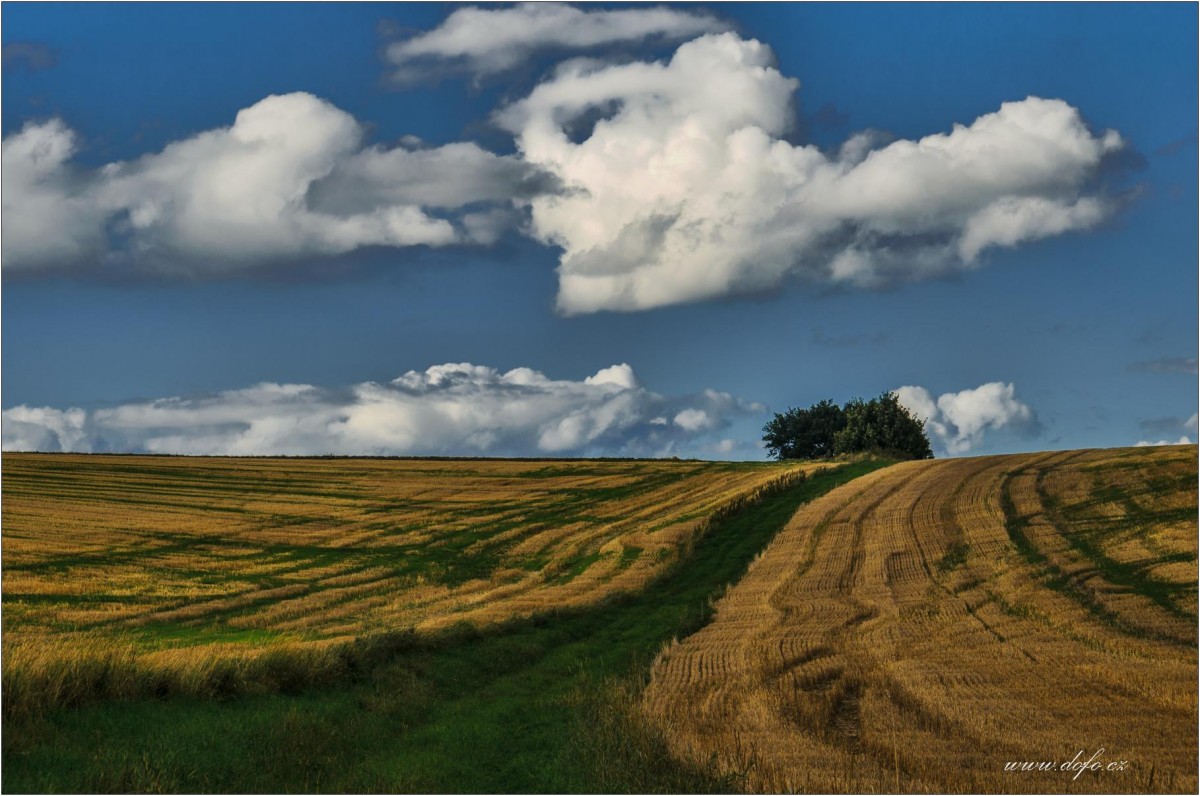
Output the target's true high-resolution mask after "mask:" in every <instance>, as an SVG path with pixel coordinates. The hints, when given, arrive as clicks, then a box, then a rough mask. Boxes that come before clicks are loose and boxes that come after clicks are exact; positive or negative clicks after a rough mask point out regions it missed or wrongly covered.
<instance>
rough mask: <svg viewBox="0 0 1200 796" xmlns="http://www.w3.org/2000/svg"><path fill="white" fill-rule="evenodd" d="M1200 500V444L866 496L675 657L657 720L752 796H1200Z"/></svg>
mask: <svg viewBox="0 0 1200 796" xmlns="http://www.w3.org/2000/svg"><path fill="white" fill-rule="evenodd" d="M1196 479H1197V470H1196V448H1195V447H1194V446H1179V447H1170V448H1162V449H1155V450H1149V449H1124V450H1100V451H1069V452H1060V453H1038V454H1023V455H1015V456H995V457H982V458H976V459H961V460H945V461H928V462H909V463H904V464H898V465H895V466H893V467H890V468H888V469H886V470H882V471H879V472H876V473H873V474H871V475H867V476H864V477H863V478H860V479H857V480H855V481H853V482H851V483H850V484H848V485H846V486H844V487H842V488H840V489H838V490H835V491H834V492H832V493H830V494H828V495H826V496H825V497H823V498H821V499H820V500H817V501H814V502H813V503H810V504H808V505H807V506H805V507H803V508H801V509H800V510H799V511H798V512H797V514H796V515H795V516H794V517H793V519H792V520H791V522H790V523H789V524H788V526H787V527H786V528H785V529H784V530H783V531H781V532H780V534H779V535H778V536H776V538H775V540H774V541H773V542H772V543H771V544H770V545H769V546H768V547H767V549H766V550H765V551H764V553H763V554H762V556H761V557H760V558H759V560H757V561H756V562H755V563H754V564H753V565H752V566H751V567H750V569H749V571H748V573H747V575H746V577H745V578H744V579H743V580H742V581H741V582H740V583H739V584H738V585H737V586H736V587H735V588H733V589H732V590H731V591H730V592H729V593H728V594H727V595H726V596H725V597H724V599H723V600H722V601H721V602H720V603H718V605H717V606H716V615H715V618H714V620H713V621H712V623H711V624H709V625H708V626H706V627H705V628H703V629H702V630H700V631H699V632H698V633H696V634H694V635H692V636H691V637H689V638H688V639H686V640H685V641H683V642H682V643H679V644H676V645H673V646H672V647H670V648H669V649H667V650H665V651H664V652H663V653H662V654H661V655H660V656H659V659H658V660H657V662H656V664H655V667H654V674H653V678H652V681H651V683H650V686H649V688H648V690H647V692H646V695H645V699H644V704H645V707H646V709H647V711H648V712H649V713H650V714H651V715H652V716H653V717H654V718H655V719H656V720H657V722H658V724H659V726H660V727H661V728H662V729H663V731H664V732H665V733H666V735H667V737H668V738H669V740H670V745H671V748H672V750H673V752H674V753H675V754H676V755H678V756H680V757H683V758H685V759H692V760H704V759H716V760H719V761H720V765H721V767H723V768H724V769H726V770H733V771H738V772H742V773H743V774H744V775H745V786H746V788H747V789H748V790H751V791H767V792H778V791H799V792H864V791H871V792H962V791H966V792H983V793H989V792H1026V791H1032V792H1071V791H1076V792H1114V791H1115V792H1148V791H1149V792H1163V791H1166V792H1183V793H1188V792H1195V790H1196V787H1197V770H1196V759H1197V758H1196V755H1197V747H1196V722H1197V712H1196V711H1197V707H1196V706H1197V687H1196V682H1197V635H1196V627H1197V624H1196V582H1197V568H1196V540H1197V527H1196V513H1197V496H1196ZM1080 751H1082V753H1083V754H1082V756H1081V757H1080V758H1079V759H1080V760H1081V761H1082V762H1092V761H1096V762H1098V763H1099V764H1100V768H1099V769H1098V770H1092V769H1089V770H1088V771H1086V772H1085V773H1084V774H1082V775H1081V776H1079V777H1078V779H1076V778H1075V777H1074V772H1067V771H1063V770H1062V768H1061V766H1062V764H1063V763H1068V762H1070V761H1072V760H1073V759H1074V758H1075V756H1076V754H1077V752H1080ZM1097 753H1098V754H1097ZM1121 761H1125V765H1124V766H1121ZM1023 763H1035V764H1036V763H1057V764H1058V766H1059V768H1058V770H1053V771H1045V770H1038V769H1037V768H1036V767H1034V769H1033V770H1005V766H1006V764H1017V767H1020V764H1023ZM1110 764H1112V766H1113V767H1112V769H1110V768H1109V766H1110ZM1119 766H1120V770H1118V767H1119ZM1010 768H1012V766H1010Z"/></svg>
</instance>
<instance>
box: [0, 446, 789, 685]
mask: <svg viewBox="0 0 1200 796" xmlns="http://www.w3.org/2000/svg"><path fill="white" fill-rule="evenodd" d="M3 463H4V482H3V528H4V536H3V552H4V583H3V600H4V678H5V685H6V689H8V691H7V693H8V694H10V695H11V694H13V693H14V691H13V690H12V688H10V686H13V685H14V684H19V683H24V682H26V681H27V680H23V679H22V678H29V677H33V678H35V679H36V678H37V677H38V676H39V674H38V673H39V672H41V673H43V674H45V677H47V678H60V679H62V678H66V679H70V678H72V677H77V675H73V674H71V672H70V671H67V670H68V669H71V667H74V668H75V669H78V668H79V667H80V666H81V665H82V663H81V662H82V661H85V660H87V659H89V658H102V659H104V660H105V661H107V663H105V667H108V668H106V669H105V670H104V671H103V672H101V673H100V674H99V675H95V676H99V677H109V678H111V675H110V674H108V673H107V671H108V669H111V668H112V666H113V665H115V664H114V663H113V662H114V661H115V662H116V663H120V664H121V665H126V664H130V665H132V663H131V662H136V663H138V664H139V665H147V666H150V667H157V668H158V669H165V670H177V669H186V668H189V667H190V668H192V669H196V668H197V667H200V668H203V667H206V666H208V667H211V666H212V665H215V663H217V662H219V661H221V660H222V659H229V658H240V659H245V658H247V657H254V656H257V655H260V654H262V653H264V652H266V651H272V650H274V651H278V650H280V649H287V650H296V649H305V650H307V652H306V653H305V654H310V655H312V654H316V653H315V652H314V651H319V650H321V649H326V648H329V647H330V645H337V644H342V643H346V642H348V641H349V640H351V639H362V638H364V637H371V636H372V635H377V634H386V633H394V632H396V631H399V630H404V629H412V630H414V631H415V632H416V633H418V634H421V633H425V634H428V633H433V632H437V631H439V630H442V629H445V628H448V627H450V626H453V625H456V624H458V623H462V622H469V623H472V624H474V625H487V624H490V623H495V622H500V621H504V620H507V619H511V618H514V617H521V616H529V615H532V614H536V613H539V612H544V611H547V610H551V609H561V608H567V607H572V606H582V605H587V604H591V603H595V602H597V601H600V600H602V599H604V598H606V597H608V596H610V595H613V594H616V593H619V592H625V591H631V590H634V589H637V588H639V587H641V586H642V585H644V584H645V583H646V582H647V581H648V580H649V579H650V578H652V577H654V576H655V575H656V574H657V573H659V572H661V571H662V569H663V568H664V567H665V566H667V565H668V564H669V563H670V562H671V561H674V560H677V559H678V557H679V556H680V554H681V552H682V551H683V549H684V548H685V547H686V545H687V544H688V543H689V542H690V540H691V539H692V538H693V537H694V535H695V534H696V533H697V532H699V531H700V530H701V529H702V527H703V523H704V521H705V519H706V518H707V517H708V516H709V515H711V514H712V513H713V512H714V511H716V510H718V509H719V508H721V507H722V506H725V505H727V504H729V503H730V502H732V501H736V500H738V499H741V498H744V497H746V496H747V495H749V494H750V493H752V492H754V491H755V490H757V489H759V488H762V487H764V486H765V485H767V484H769V483H772V482H774V481H777V480H778V479H780V478H789V477H794V476H796V475H797V474H798V473H800V472H802V471H803V470H804V467H803V466H798V465H752V464H751V465H746V464H724V463H711V462H679V461H653V462H647V461H499V460H490V461H487V460H370V459H232V458H231V459H224V458H170V457H137V456H67V455H63V456H59V455H21V454H5V456H4V460H3ZM93 674H94V672H93ZM89 676H92V675H89ZM239 676H240V675H239ZM204 677H208V678H209V679H211V673H210V674H207V675H204ZM43 679H45V678H43ZM65 687H66V686H65V685H64V686H61V687H60V686H55V688H58V689H59V690H61V688H65ZM28 688H33V686H28ZM163 688H165V689H166V690H171V688H170V687H168V686H163ZM18 690H20V689H18ZM27 690H28V689H27ZM55 700H56V698H55V697H48V701H50V702H54V701H55Z"/></svg>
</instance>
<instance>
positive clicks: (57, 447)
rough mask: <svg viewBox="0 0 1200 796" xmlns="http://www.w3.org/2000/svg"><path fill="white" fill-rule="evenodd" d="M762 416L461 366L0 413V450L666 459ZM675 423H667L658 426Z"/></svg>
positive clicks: (705, 395) (622, 367)
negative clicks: (325, 384) (328, 385)
mask: <svg viewBox="0 0 1200 796" xmlns="http://www.w3.org/2000/svg"><path fill="white" fill-rule="evenodd" d="M763 411H765V410H764V407H763V406H762V405H760V404H755V403H750V402H746V401H743V400H741V399H739V398H736V397H734V396H732V395H729V394H728V393H722V392H716V391H713V390H706V391H704V392H702V393H699V394H696V395H687V396H677V397H671V396H663V395H659V394H657V393H654V392H651V391H650V390H647V389H646V388H644V387H642V386H641V385H640V384H639V382H638V380H637V378H636V376H635V375H634V372H633V369H632V368H631V367H630V366H629V365H627V364H623V363H622V364H618V365H613V366H612V367H609V368H604V369H603V370H601V371H599V372H598V373H596V374H595V375H594V376H589V377H588V378H586V379H584V380H582V381H569V380H555V379H551V378H549V377H547V376H546V375H545V374H543V373H541V372H539V371H536V370H532V369H529V368H516V369H513V370H510V371H508V372H505V373H501V372H500V371H498V370H495V369H493V368H489V367H484V366H479V365H472V364H468V363H459V364H445V365H435V366H433V367H430V368H428V369H427V370H424V371H409V372H408V373H405V374H404V375H402V376H400V377H399V378H397V379H394V380H393V381H390V382H387V383H376V382H365V383H362V384H356V385H353V386H351V387H349V388H346V389H341V390H331V389H323V388H319V387H314V386H311V385H307V384H258V385H255V386H253V387H249V388H246V389H240V390H229V391H226V392H221V393H218V394H216V395H209V396H200V397H190V398H163V399H159V400H154V401H147V402H138V403H130V404H125V405H121V406H117V407H113V408H108V409H99V410H95V411H92V412H85V411H84V410H82V409H68V410H65V411H63V410H58V409H52V408H36V407H27V406H18V407H14V408H11V409H8V410H5V411H4V413H3V447H4V450H43V451H81V452H102V451H122V452H148V453H176V454H213V455H265V454H280V455H289V454H290V455H304V454H326V453H333V454H345V455H353V454H366V455H410V454H411V455H487V456H505V455H507V456H529V455H549V456H596V455H618V456H671V455H677V454H679V455H690V454H702V453H705V452H708V451H713V452H717V453H729V452H730V451H732V450H733V449H734V448H733V446H732V445H730V446H724V443H723V442H722V441H720V440H718V439H717V437H716V434H717V433H718V432H720V431H721V430H722V429H725V428H727V427H728V426H729V424H730V422H731V420H732V419H733V418H736V417H739V416H742V415H750V414H759V413H762V412H763ZM668 417H670V418H674V420H673V421H672V422H669V423H668V422H661V421H663V420H664V419H665V418H668Z"/></svg>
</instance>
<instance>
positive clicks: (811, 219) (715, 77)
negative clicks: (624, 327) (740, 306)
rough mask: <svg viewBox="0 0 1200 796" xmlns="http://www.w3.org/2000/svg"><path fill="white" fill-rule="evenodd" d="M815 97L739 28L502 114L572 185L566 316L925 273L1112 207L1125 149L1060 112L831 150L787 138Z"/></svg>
mask: <svg viewBox="0 0 1200 796" xmlns="http://www.w3.org/2000/svg"><path fill="white" fill-rule="evenodd" d="M798 85H799V83H798V81H796V80H795V79H793V78H790V77H786V76H784V75H783V74H781V73H780V72H779V71H778V69H776V68H775V66H774V56H773V54H772V52H771V50H770V48H769V47H767V46H766V45H764V44H762V43H760V42H758V41H753V40H744V39H742V38H740V37H738V36H737V35H735V34H732V33H724V34H719V35H706V36H703V37H700V38H698V39H696V40H694V41H690V42H688V43H686V44H683V45H681V46H680V47H679V48H678V49H677V50H676V52H675V54H674V56H673V57H672V58H671V59H670V60H669V61H667V62H665V63H658V62H656V63H643V62H634V63H624V64H618V65H614V64H605V63H596V62H589V61H574V62H569V63H567V64H564V65H563V66H562V67H560V69H559V70H558V71H557V72H556V74H555V75H554V76H553V77H552V78H550V79H548V80H547V81H545V82H543V83H541V84H540V85H538V86H537V87H536V88H535V89H534V90H533V91H532V92H531V93H530V94H529V95H528V96H527V97H526V98H524V99H522V100H520V101H517V102H515V103H513V104H511V105H509V106H507V107H505V108H503V109H502V110H501V111H500V112H499V113H498V114H497V117H496V119H497V121H498V123H499V124H500V125H501V126H503V127H505V128H507V129H508V130H510V131H512V133H513V134H514V135H515V136H516V139H517V144H518V147H519V150H520V152H521V154H522V155H523V157H524V158H525V159H526V160H527V161H528V162H530V163H532V164H535V165H537V166H538V167H540V168H542V169H544V170H546V171H549V172H551V173H553V174H555V175H557V176H558V177H559V179H560V180H561V181H562V183H563V185H564V186H565V189H566V190H564V191H563V192H560V193H558V194H555V195H552V196H539V197H535V198H534V199H533V200H532V202H531V207H532V233H533V234H534V235H535V236H536V237H537V238H538V239H540V240H541V241H543V242H545V243H547V244H552V245H555V246H557V247H560V248H561V249H562V256H561V260H560V267H559V276H560V292H559V298H558V301H559V306H560V308H561V309H562V310H563V311H565V312H567V313H582V312H592V311H596V310H605V309H607V310H637V309H645V308H648V307H657V306H661V305H666V304H675V303H680V302H688V301H695V300H700V299H706V298H711V297H716V296H723V295H727V294H732V293H742V292H748V291H757V290H762V289H764V288H771V287H774V286H776V285H778V284H780V283H781V282H782V281H783V280H784V279H785V278H786V277H789V276H798V277H801V278H807V279H809V280H812V281H816V282H819V283H826V284H829V283H833V284H839V283H840V284H847V285H853V286H860V287H871V286H877V285H882V284H885V283H889V282H895V281H903V280H915V279H923V278H928V277H932V276H936V275H939V274H945V273H948V272H953V271H957V270H963V269H970V268H973V267H975V266H976V265H977V264H978V260H979V257H980V254H981V253H982V252H983V251H985V250H986V249H988V248H991V247H1008V246H1015V245H1018V244H1020V243H1024V242H1026V241H1031V240H1036V239H1038V238H1044V237H1047V236H1052V235H1058V234H1062V233H1064V232H1067V231H1070V230H1077V229H1086V228H1089V227H1092V226H1095V225H1096V224H1097V223H1099V222H1100V221H1101V220H1103V219H1104V218H1105V217H1106V216H1107V215H1108V213H1109V212H1110V211H1111V210H1112V205H1111V203H1110V202H1109V201H1108V200H1106V199H1105V198H1103V197H1102V196H1096V195H1089V194H1088V193H1087V190H1088V185H1089V181H1090V180H1093V179H1094V178H1095V177H1096V176H1097V174H1098V173H1099V170H1100V166H1101V163H1102V161H1104V160H1105V158H1106V157H1108V156H1110V155H1113V154H1114V153H1116V152H1118V150H1120V149H1121V148H1122V146H1123V143H1122V140H1121V137H1120V136H1119V135H1118V134H1117V133H1116V132H1114V131H1107V132H1103V133H1099V134H1093V133H1092V132H1091V131H1090V130H1089V129H1088V127H1087V125H1086V124H1085V123H1084V121H1083V119H1082V118H1081V116H1080V114H1079V112H1078V111H1077V110H1076V109H1075V108H1073V107H1072V106H1070V105H1068V104H1067V103H1066V102H1063V101H1061V100H1057V99H1040V98H1037V97H1029V98H1027V99H1024V100H1021V101H1019V102H1006V103H1004V104H1002V105H1001V106H1000V108H999V109H998V110H997V111H995V112H993V113H989V114H986V115H984V116H981V117H979V118H978V119H976V120H975V121H974V122H972V123H971V124H969V125H961V124H960V125H955V126H954V128H953V129H952V130H951V131H950V132H948V133H934V134H931V135H928V136H926V137H924V138H921V139H920V140H898V141H891V142H890V143H888V142H886V138H884V137H881V136H880V135H879V134H876V133H871V132H868V133H861V134H857V135H855V136H853V137H851V138H850V139H849V140H848V141H847V142H846V143H845V145H844V146H843V147H842V148H841V149H840V151H838V152H837V153H825V152H823V151H821V150H820V149H818V148H817V147H815V146H804V145H795V144H792V143H789V141H788V140H786V138H785V136H786V135H787V134H788V133H789V131H790V130H791V129H792V127H793V124H794V122H795V112H794V107H793V95H794V93H795V91H796V89H797V88H798ZM597 116H598V117H599V118H597ZM581 123H586V126H589V127H590V129H585V130H583V131H582V133H581V131H580V129H579V126H580V124H581Z"/></svg>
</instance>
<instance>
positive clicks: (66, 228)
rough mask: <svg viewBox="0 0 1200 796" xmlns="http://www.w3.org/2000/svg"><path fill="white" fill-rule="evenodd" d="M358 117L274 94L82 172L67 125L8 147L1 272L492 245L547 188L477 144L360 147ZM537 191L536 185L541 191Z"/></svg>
mask: <svg viewBox="0 0 1200 796" xmlns="http://www.w3.org/2000/svg"><path fill="white" fill-rule="evenodd" d="M363 137H364V130H363V128H362V126H361V125H360V124H359V123H358V121H356V120H355V119H354V118H353V117H352V116H350V115H349V114H347V113H345V112H344V111H341V110H339V109H338V108H336V107H334V106H333V105H331V104H329V103H328V102H325V101H324V100H321V99H319V98H317V97H314V96H313V95H311V94H305V93H294V94H286V95H276V96H270V97H267V98H265V99H263V100H261V101H260V102H257V103H255V104H254V105H252V106H250V107H249V108H246V109H244V110H242V111H240V112H239V113H238V114H237V118H236V119H235V121H234V123H233V124H232V125H231V126H230V127H225V128H219V129H216V130H209V131H207V132H203V133H200V134H198V135H195V136H193V137H191V138H188V139H185V140H181V141H177V142H175V143H172V144H170V145H168V146H167V147H166V148H164V149H163V150H162V151H161V152H157V153H153V154H149V155H146V156H144V157H141V158H139V159H137V160H132V161H125V162H118V163H111V164H108V165H107V166H104V167H103V168H101V169H98V170H93V171H85V170H82V169H77V168H74V167H73V166H72V164H71V163H70V158H71V155H72V154H73V153H74V151H75V136H74V134H73V133H72V132H71V131H70V130H68V129H67V128H66V127H65V126H64V125H63V124H62V122H60V121H57V120H55V121H50V122H47V123H44V124H29V125H26V127H25V128H24V129H22V130H21V131H20V132H19V133H17V134H15V135H13V136H10V137H9V138H8V139H5V141H4V144H3V161H4V162H3V166H4V171H3V195H4V208H3V210H4V213H3V233H4V234H3V255H4V265H5V267H6V268H15V269H30V268H46V267H54V266H60V267H78V266H81V265H82V266H87V265H90V266H95V265H96V264H98V263H99V262H101V261H108V262H113V261H117V262H123V263H133V264H134V265H136V266H137V267H140V268H150V269H155V270H159V271H168V272H178V273H189V274H191V273H203V272H212V271H223V270H231V269H235V268H244V267H246V266H247V265H254V264H258V263H263V262H274V261H279V260H281V259H284V258H290V259H293V260H294V259H299V258H303V257H305V256H312V255H328V254H341V253H345V252H349V251H352V250H354V249H358V248H361V247H365V246H393V247H403V246H415V245H427V246H444V245H448V244H452V243H464V242H475V241H481V242H490V241H491V240H494V238H495V236H496V232H495V230H494V229H493V228H490V227H488V226H487V224H488V220H489V218H488V216H487V215H486V213H485V212H480V211H479V210H474V211H473V213H472V215H471V216H470V217H469V218H466V217H464V218H461V219H458V220H457V222H456V220H455V219H454V218H453V217H452V216H451V217H446V216H445V214H443V215H436V214H435V213H434V212H433V211H435V210H441V211H444V210H447V209H451V210H452V209H456V208H461V207H464V206H465V205H468V204H471V205H474V206H478V204H479V203H491V204H493V205H495V206H500V207H510V208H511V199H512V198H514V197H519V196H521V195H523V194H525V193H528V192H529V191H530V190H541V189H544V188H545V187H546V185H545V183H544V181H542V182H539V181H538V179H537V177H536V176H535V175H532V174H531V172H530V170H529V169H528V167H527V166H525V165H524V164H522V163H520V162H519V161H517V160H516V159H514V158H512V157H503V156H498V155H494V154H491V153H489V152H486V151H484V150H482V149H480V148H479V147H478V146H476V145H474V144H448V145H446V146H443V147H439V148H436V149H423V150H420V149H419V150H410V149H405V148H403V147H396V148H386V147H381V146H372V147H367V148H363V146H362V139H363ZM534 186H537V187H534Z"/></svg>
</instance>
